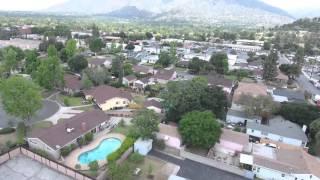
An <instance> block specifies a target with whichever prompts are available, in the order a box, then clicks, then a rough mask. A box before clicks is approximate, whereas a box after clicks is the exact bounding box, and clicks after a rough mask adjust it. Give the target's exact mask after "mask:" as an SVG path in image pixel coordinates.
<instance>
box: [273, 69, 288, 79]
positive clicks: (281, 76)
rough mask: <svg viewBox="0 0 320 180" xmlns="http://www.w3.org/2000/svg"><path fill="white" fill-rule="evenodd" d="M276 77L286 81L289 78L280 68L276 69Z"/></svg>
mask: <svg viewBox="0 0 320 180" xmlns="http://www.w3.org/2000/svg"><path fill="white" fill-rule="evenodd" d="M275 78H276V79H280V80H284V81H288V80H289V78H288V76H287V75H285V74H283V73H282V72H281V71H280V70H278V75H277V76H276V77H275Z"/></svg>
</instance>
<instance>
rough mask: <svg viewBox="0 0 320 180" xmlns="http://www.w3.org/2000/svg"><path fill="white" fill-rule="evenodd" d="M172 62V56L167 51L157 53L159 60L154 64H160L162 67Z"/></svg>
mask: <svg viewBox="0 0 320 180" xmlns="http://www.w3.org/2000/svg"><path fill="white" fill-rule="evenodd" d="M172 63H173V61H172V58H171V56H170V54H169V53H168V52H161V53H160V55H159V60H158V61H157V62H156V64H158V65H160V66H161V67H163V68H167V67H169V66H170V64H172Z"/></svg>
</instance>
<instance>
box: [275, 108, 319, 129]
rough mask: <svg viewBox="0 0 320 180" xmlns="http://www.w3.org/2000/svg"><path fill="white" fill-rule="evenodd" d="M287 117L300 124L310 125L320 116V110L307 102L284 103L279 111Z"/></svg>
mask: <svg viewBox="0 0 320 180" xmlns="http://www.w3.org/2000/svg"><path fill="white" fill-rule="evenodd" d="M277 114H279V115H281V116H283V117H284V118H285V119H287V120H290V121H292V122H294V123H297V124H299V125H301V126H302V125H307V126H308V125H310V123H312V122H313V121H314V120H315V119H318V118H320V110H319V108H318V107H317V106H313V105H309V104H306V103H286V104H283V105H282V106H281V108H280V110H279V112H278V113H277Z"/></svg>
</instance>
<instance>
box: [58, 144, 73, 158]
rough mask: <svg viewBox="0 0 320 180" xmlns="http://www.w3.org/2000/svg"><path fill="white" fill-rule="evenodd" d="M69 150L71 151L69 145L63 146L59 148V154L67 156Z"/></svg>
mask: <svg viewBox="0 0 320 180" xmlns="http://www.w3.org/2000/svg"><path fill="white" fill-rule="evenodd" d="M70 152H71V146H66V147H63V148H61V150H60V154H61V156H63V157H66V156H68V155H69V154H70Z"/></svg>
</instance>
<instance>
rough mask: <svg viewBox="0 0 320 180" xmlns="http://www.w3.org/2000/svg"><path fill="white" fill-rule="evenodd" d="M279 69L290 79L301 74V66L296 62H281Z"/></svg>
mask: <svg viewBox="0 0 320 180" xmlns="http://www.w3.org/2000/svg"><path fill="white" fill-rule="evenodd" d="M279 69H280V71H281V72H283V73H284V74H285V75H287V76H288V78H289V79H292V80H294V79H296V77H299V76H300V74H301V68H300V67H299V65H298V64H281V65H280V67H279Z"/></svg>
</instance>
